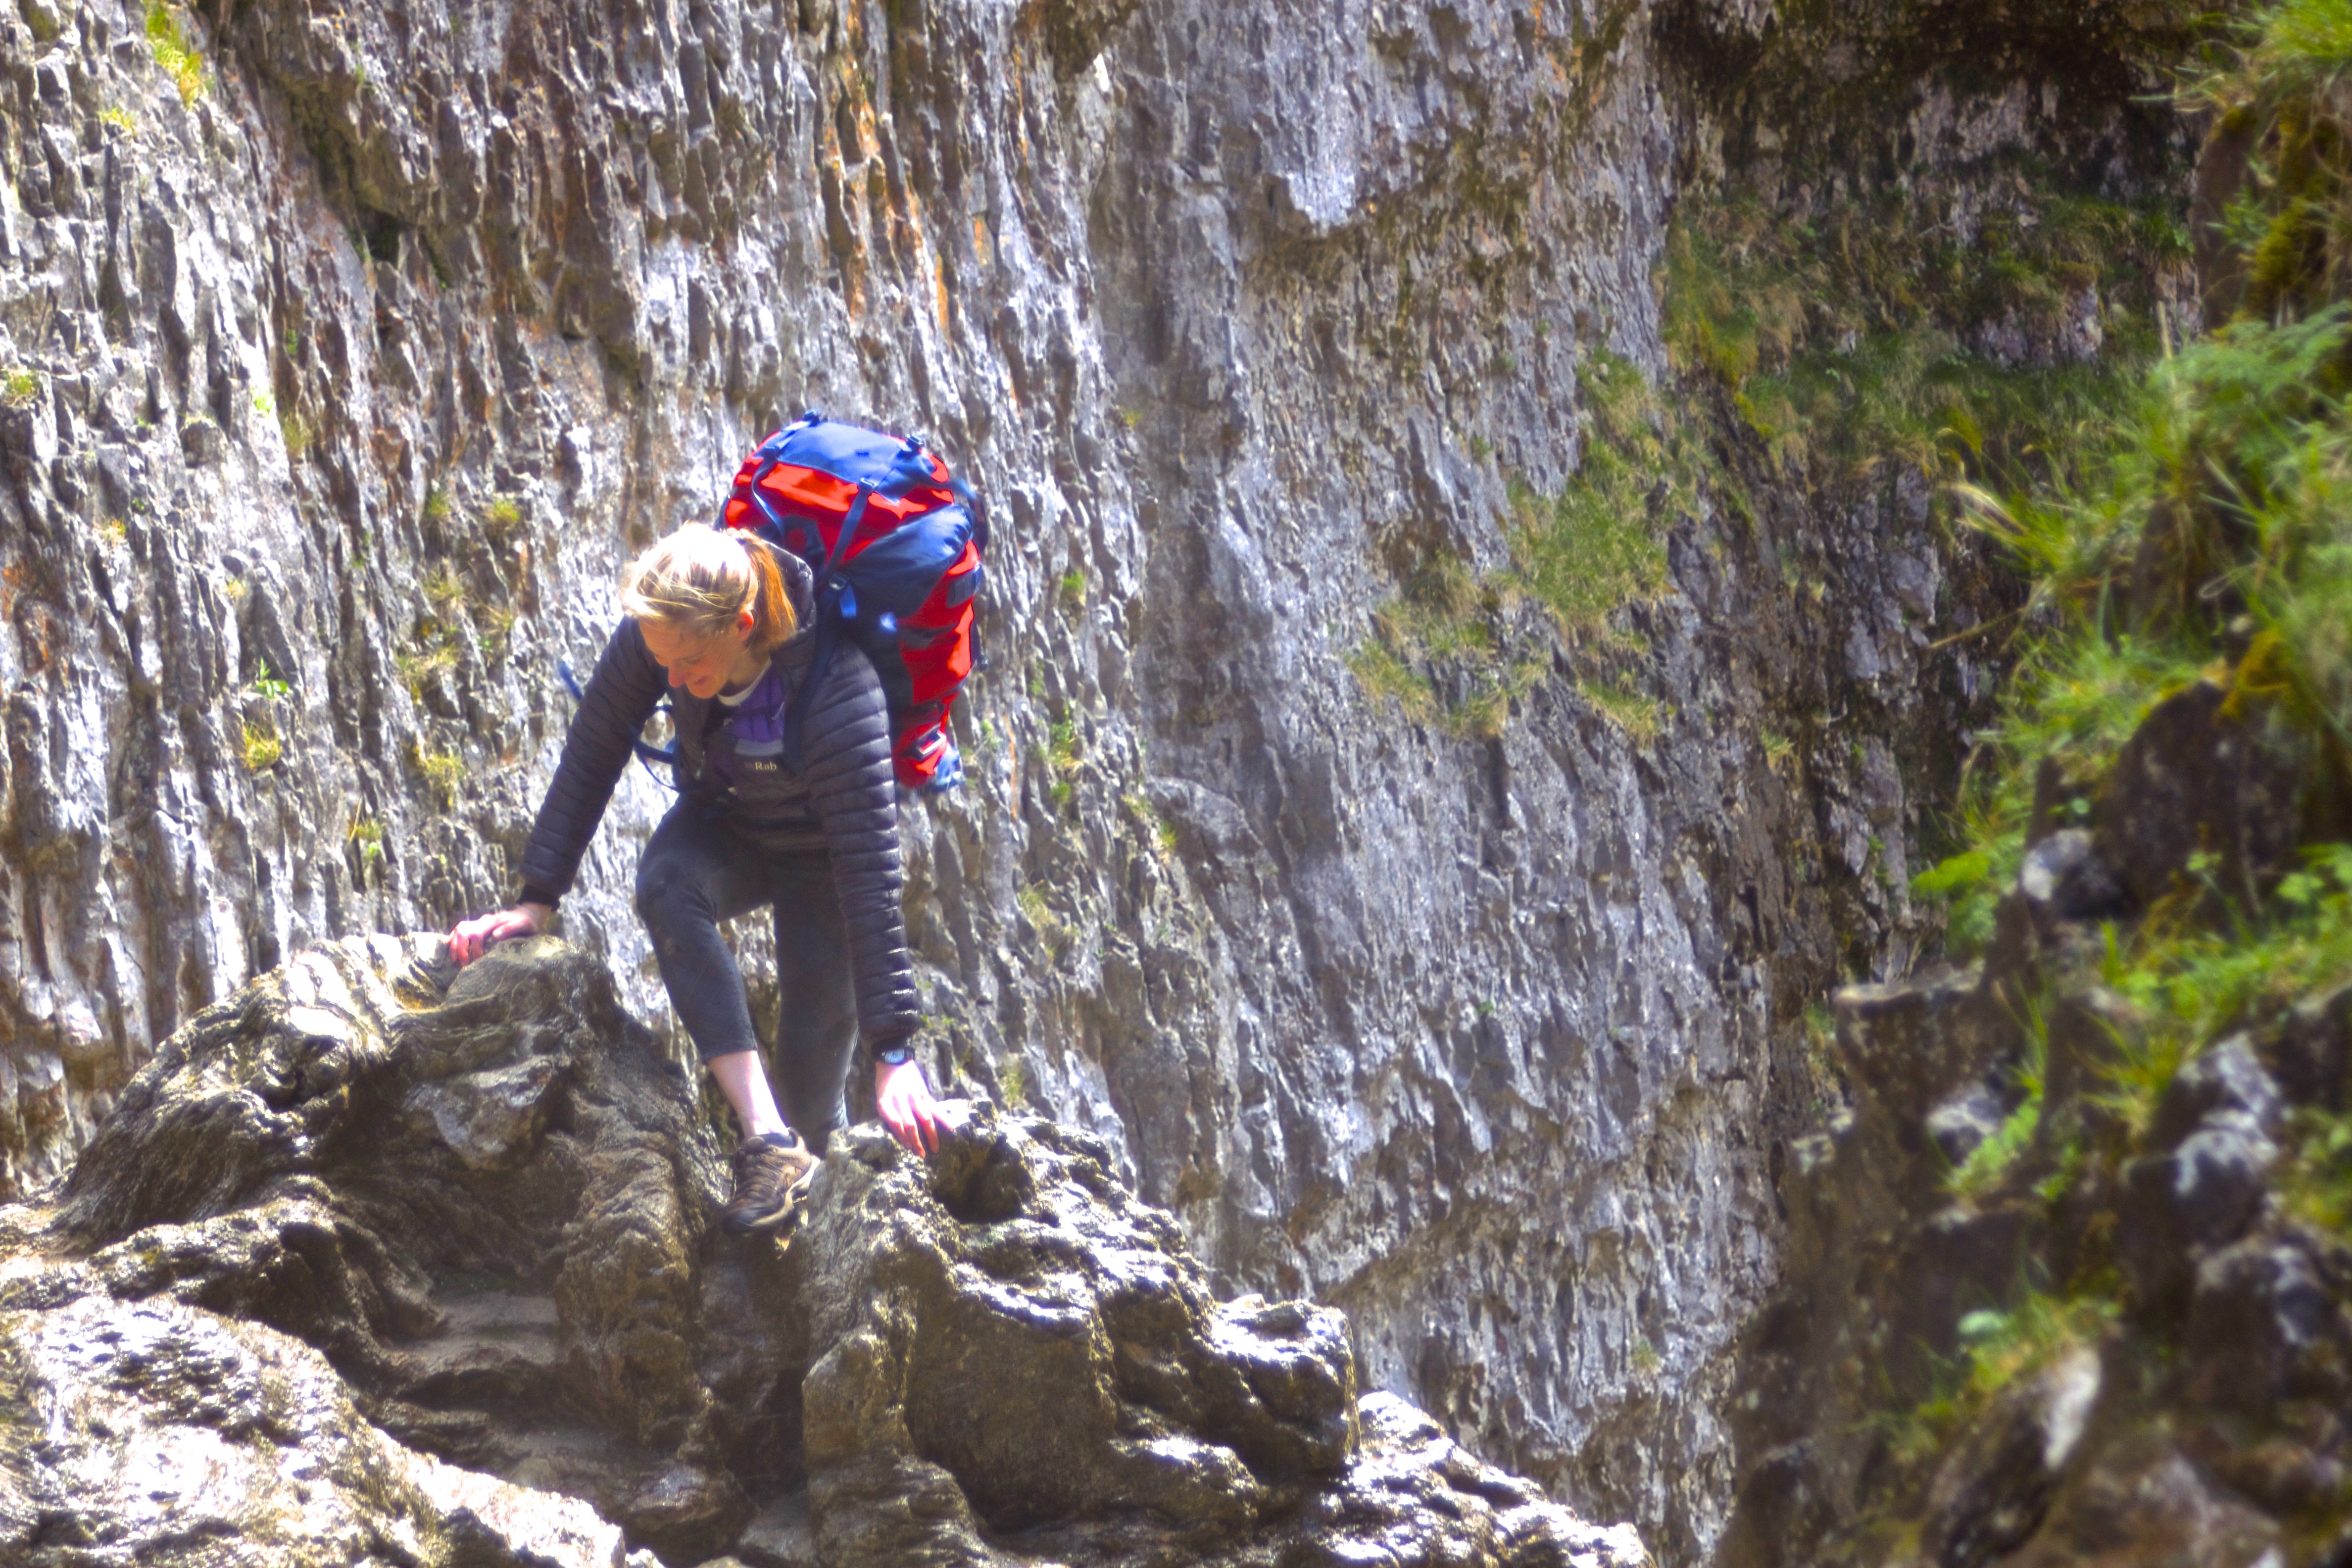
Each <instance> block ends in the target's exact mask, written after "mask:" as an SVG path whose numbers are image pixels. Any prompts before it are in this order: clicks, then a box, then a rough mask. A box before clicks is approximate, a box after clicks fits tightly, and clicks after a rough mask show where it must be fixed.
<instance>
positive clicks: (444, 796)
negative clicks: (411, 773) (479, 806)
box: [408, 741, 466, 811]
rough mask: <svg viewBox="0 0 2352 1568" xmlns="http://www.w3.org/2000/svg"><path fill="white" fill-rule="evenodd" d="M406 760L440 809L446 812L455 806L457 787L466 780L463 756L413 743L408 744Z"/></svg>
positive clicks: (423, 743)
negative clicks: (428, 789) (437, 802)
mask: <svg viewBox="0 0 2352 1568" xmlns="http://www.w3.org/2000/svg"><path fill="white" fill-rule="evenodd" d="M408 760H409V763H410V765H411V766H413V767H415V770H416V773H417V776H418V777H419V778H422V779H423V780H424V781H425V784H426V786H427V787H428V788H430V789H431V790H432V791H433V795H434V797H435V798H436V800H438V801H439V802H440V804H441V809H443V810H444V811H446V810H448V809H450V808H451V807H453V806H455V805H457V791H458V786H459V785H460V784H464V783H465V779H466V759H465V757H464V756H463V755H461V754H460V753H459V752H455V751H447V752H439V751H435V750H433V749H432V748H430V747H428V746H427V745H425V742H422V741H415V742H410V744H409V751H408Z"/></svg>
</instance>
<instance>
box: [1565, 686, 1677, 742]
mask: <svg viewBox="0 0 2352 1568" xmlns="http://www.w3.org/2000/svg"><path fill="white" fill-rule="evenodd" d="M1576 690H1577V695H1578V696H1580V697H1581V698H1583V699H1584V700H1586V701H1587V702H1590V703H1591V704H1592V706H1593V707H1595V708H1597V709H1599V710H1601V713H1602V715H1603V716H1605V717H1606V718H1607V719H1608V721H1609V722H1610V723H1611V724H1612V725H1613V726H1614V727H1615V728H1616V729H1617V731H1619V732H1620V733H1621V734H1622V735H1623V736H1624V737H1625V738H1626V739H1627V740H1628V741H1631V742H1633V744H1634V745H1636V746H1649V745H1654V744H1655V743H1656V742H1657V739H1658V736H1659V735H1660V734H1661V733H1663V732H1664V728H1665V718H1664V708H1663V706H1662V705H1661V704H1660V703H1659V701H1658V700H1657V699H1656V698H1654V697H1648V696H1644V695H1643V694H1642V693H1641V692H1639V691H1636V690H1634V689H1633V687H1632V686H1631V685H1630V684H1629V683H1627V682H1626V681H1625V680H1624V679H1622V678H1620V679H1614V680H1608V681H1601V680H1580V681H1578V682H1577V683H1576Z"/></svg>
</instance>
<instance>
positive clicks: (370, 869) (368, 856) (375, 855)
mask: <svg viewBox="0 0 2352 1568" xmlns="http://www.w3.org/2000/svg"><path fill="white" fill-rule="evenodd" d="M347 837H349V839H350V840H351V843H352V847H353V848H355V849H356V850H357V851H358V852H359V883H360V886H362V887H363V888H364V887H369V886H379V887H380V886H382V885H383V821H382V819H380V818H377V817H373V816H360V815H358V814H357V813H356V812H355V813H353V814H352V826H351V829H350V832H349V834H348V835H347Z"/></svg>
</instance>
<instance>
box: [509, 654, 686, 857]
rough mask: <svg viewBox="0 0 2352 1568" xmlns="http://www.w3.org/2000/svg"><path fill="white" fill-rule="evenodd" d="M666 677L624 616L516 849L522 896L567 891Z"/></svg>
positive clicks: (655, 703)
mask: <svg viewBox="0 0 2352 1568" xmlns="http://www.w3.org/2000/svg"><path fill="white" fill-rule="evenodd" d="M667 686H668V679H667V677H666V676H664V675H663V673H662V668H661V666H660V665H659V664H658V663H656V661H655V658H654V656H653V654H652V653H651V652H650V651H648V650H647V649H646V639H645V638H644V637H643V636H641V635H640V634H639V633H638V631H637V623H636V622H635V620H624V621H623V622H622V623H621V624H620V626H618V627H617V628H616V629H615V630H614V633H613V636H612V639H611V640H610V641H609V642H607V643H605V645H604V654H603V656H602V657H601V658H598V659H597V660H596V673H595V674H593V675H592V676H590V677H589V678H588V689H587V691H586V693H585V694H584V695H583V697H582V698H581V701H580V707H579V710H577V711H575V712H574V713H573V714H572V729H571V731H570V732H569V733H567V734H566V735H565V736H564V737H563V757H562V761H560V762H559V763H556V764H555V779H554V782H552V783H551V784H549V785H548V786H547V798H546V799H545V800H543V801H541V803H540V807H539V819H538V821H536V822H535V823H533V824H532V825H531V829H530V844H529V845H528V846H527V847H525V848H524V849H523V853H522V890H523V896H524V897H525V898H529V899H537V900H541V901H543V902H547V903H553V902H554V901H555V900H557V899H560V898H562V896H563V895H564V894H565V893H567V892H570V891H571V890H572V878H573V877H574V876H576V875H577V874H578V873H579V870H580V858H581V857H582V856H583V855H585V854H586V853H587V852H588V841H589V840H590V839H591V838H593V837H595V836H596V824H597V822H598V821H599V820H601V819H602V818H603V816H604V807H605V805H607V804H609V803H610V802H611V800H612V798H613V786H614V785H615V784H618V783H620V781H621V770H622V769H623V768H625V767H627V766H628V765H629V756H630V749H631V748H632V747H633V746H634V745H635V743H636V739H637V736H638V735H639V733H641V732H642V731H644V729H645V727H646V720H647V719H650V718H652V717H653V711H654V709H655V708H656V707H657V706H659V704H660V702H661V697H662V692H663V691H664V690H665V689H667Z"/></svg>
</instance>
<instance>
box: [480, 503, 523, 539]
mask: <svg viewBox="0 0 2352 1568" xmlns="http://www.w3.org/2000/svg"><path fill="white" fill-rule="evenodd" d="M521 526H522V503H521V502H520V501H519V500H515V498H514V497H512V496H493V497H491V498H490V504H489V505H488V506H487V507H484V508H483V509H482V527H483V528H484V530H485V531H488V534H489V536H490V538H491V539H492V540H493V541H495V542H498V543H499V544H504V543H506V542H508V541H509V539H510V538H512V537H513V535H514V532H515V531H516V530H517V529H519V528H520V527H521Z"/></svg>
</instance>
